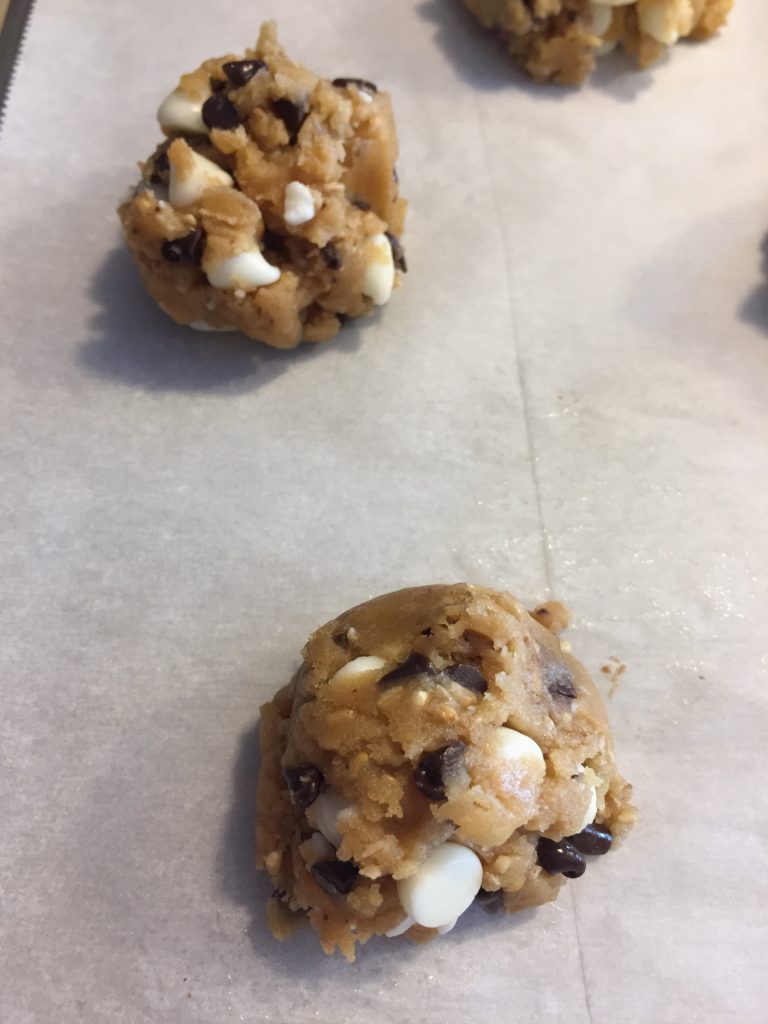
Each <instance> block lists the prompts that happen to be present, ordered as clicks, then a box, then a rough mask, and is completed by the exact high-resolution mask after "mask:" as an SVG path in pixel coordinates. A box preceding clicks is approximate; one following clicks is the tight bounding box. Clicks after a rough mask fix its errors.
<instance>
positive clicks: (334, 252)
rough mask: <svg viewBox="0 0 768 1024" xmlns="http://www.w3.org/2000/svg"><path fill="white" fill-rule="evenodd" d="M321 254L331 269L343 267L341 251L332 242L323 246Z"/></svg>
mask: <svg viewBox="0 0 768 1024" xmlns="http://www.w3.org/2000/svg"><path fill="white" fill-rule="evenodd" d="M320 255H321V256H322V257H323V259H324V260H325V262H326V265H327V266H328V268H329V269H330V270H339V268H340V267H341V253H340V252H339V250H338V249H337V248H336V246H335V245H334V244H333V243H332V242H329V243H328V245H324V246H323V248H322V249H321V250H320Z"/></svg>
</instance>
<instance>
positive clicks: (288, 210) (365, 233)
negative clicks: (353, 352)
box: [118, 22, 406, 348]
mask: <svg viewBox="0 0 768 1024" xmlns="http://www.w3.org/2000/svg"><path fill="white" fill-rule="evenodd" d="M158 120H159V122H160V125H161V127H162V128H163V131H164V132H165V134H166V136H167V138H166V141H165V142H164V143H162V144H161V145H160V146H158V148H157V149H156V150H155V153H154V154H153V156H151V157H150V158H149V160H147V161H146V163H144V164H142V165H140V166H141V170H142V180H141V182H140V184H139V185H138V187H137V188H136V190H135V192H134V193H133V194H132V195H131V196H130V197H129V198H128V199H127V200H126V201H125V202H124V203H123V204H122V205H121V206H120V208H119V211H118V212H119V215H120V218H121V220H122V223H123V228H124V230H125V238H126V241H127V243H128V246H129V248H130V250H131V252H132V253H133V256H134V258H135V260H136V262H137V264H138V267H139V270H140V272H141V276H142V278H143V281H144V284H145V286H146V288H147V290H148V291H149V292H150V294H151V295H152V297H153V298H154V299H155V300H156V302H157V303H158V304H159V305H160V307H161V308H162V309H163V310H164V311H165V312H166V313H168V315H169V316H171V317H173V319H174V320H176V321H177V322H178V323H181V324H190V325H191V326H193V327H196V328H198V329H201V330H238V331H242V332H243V333H244V334H247V335H248V336H249V337H251V338H254V339H257V340H260V341H264V342H266V343H267V344H269V345H273V346H275V347H276V348H291V347H293V346H295V345H297V344H298V343H299V342H301V341H326V340H328V339H330V338H332V337H333V336H334V335H335V334H337V333H338V331H339V328H340V326H341V324H342V323H343V322H344V321H345V320H346V319H347V318H348V317H358V316H363V315H365V314H367V313H370V312H371V311H372V310H373V309H374V307H375V306H376V305H383V304H384V303H385V302H387V301H388V299H389V297H390V294H391V292H392V290H393V287H397V286H398V284H399V281H400V277H401V273H402V271H404V270H405V259H404V255H403V251H402V248H401V246H400V243H399V236H400V234H401V233H402V231H403V226H404V220H405V210H406V204H405V201H404V200H403V199H401V198H400V196H399V191H398V185H397V174H396V171H395V160H396V157H397V137H396V134H395V125H394V119H393V114H392V105H391V102H390V98H389V96H388V95H387V94H386V93H384V92H380V91H378V90H377V88H376V86H375V85H374V84H372V83H370V82H365V81H362V80H360V79H334V81H333V82H330V81H327V80H325V79H322V78H319V77H318V76H317V75H315V74H314V73H313V72H311V71H309V70H307V69H306V68H304V67H301V65H299V64H294V63H293V62H292V61H291V60H289V59H288V57H286V55H285V53H284V52H283V49H282V47H281V46H280V44H279V42H278V40H277V35H276V29H275V25H274V23H271V22H270V23H267V24H265V25H263V26H262V28H261V33H260V35H259V40H258V43H257V45H256V47H255V49H254V50H249V51H247V53H246V56H245V58H240V57H236V56H233V55H230V56H227V57H221V58H214V59H211V60H207V61H205V62H204V63H203V64H202V65H201V66H200V67H199V68H198V69H197V70H196V71H193V72H192V73H191V74H187V75H183V76H182V78H181V81H180V83H179V85H178V87H177V89H176V90H175V91H174V92H173V93H171V95H170V96H168V97H167V98H166V100H165V101H164V102H163V104H162V105H161V107H160V110H159V111H158Z"/></svg>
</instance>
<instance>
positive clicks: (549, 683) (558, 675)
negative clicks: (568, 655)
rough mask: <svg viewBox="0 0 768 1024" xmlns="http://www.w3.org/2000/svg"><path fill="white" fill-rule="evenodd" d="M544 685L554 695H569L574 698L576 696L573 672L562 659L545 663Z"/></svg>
mask: <svg viewBox="0 0 768 1024" xmlns="http://www.w3.org/2000/svg"><path fill="white" fill-rule="evenodd" d="M544 685H545V686H546V688H547V689H548V690H549V692H550V693H551V694H552V696H553V697H568V698H569V699H570V700H573V698H574V697H575V696H576V686H575V685H574V682H573V672H571V670H570V669H569V668H568V666H567V665H563V663H562V662H561V661H548V662H547V663H546V664H545V666H544Z"/></svg>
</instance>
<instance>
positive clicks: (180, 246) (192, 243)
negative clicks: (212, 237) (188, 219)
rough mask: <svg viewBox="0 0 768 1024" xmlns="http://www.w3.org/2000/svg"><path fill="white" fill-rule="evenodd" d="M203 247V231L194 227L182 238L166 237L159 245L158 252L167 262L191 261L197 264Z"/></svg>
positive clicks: (201, 256)
mask: <svg viewBox="0 0 768 1024" xmlns="http://www.w3.org/2000/svg"><path fill="white" fill-rule="evenodd" d="M204 249H205V231H204V230H203V228H195V230H194V231H190V233H189V234H188V235H184V237H183V238H173V239H167V240H166V241H165V242H163V244H162V245H161V246H160V252H161V253H162V254H163V257H164V259H166V260H168V262H169V263H191V264H193V266H198V265H199V263H200V261H201V260H202V258H203V250H204Z"/></svg>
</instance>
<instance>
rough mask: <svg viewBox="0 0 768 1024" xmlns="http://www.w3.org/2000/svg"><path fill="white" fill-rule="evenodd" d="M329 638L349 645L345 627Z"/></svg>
mask: <svg viewBox="0 0 768 1024" xmlns="http://www.w3.org/2000/svg"><path fill="white" fill-rule="evenodd" d="M336 315H337V316H339V317H342V316H343V315H344V314H343V313H337V314H336ZM331 640H333V642H334V643H335V644H336V646H337V647H343V648H344V650H346V649H347V648H348V647H349V638H348V636H347V630H346V629H341V630H339V632H338V633H334V634H333V635H332V636H331Z"/></svg>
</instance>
